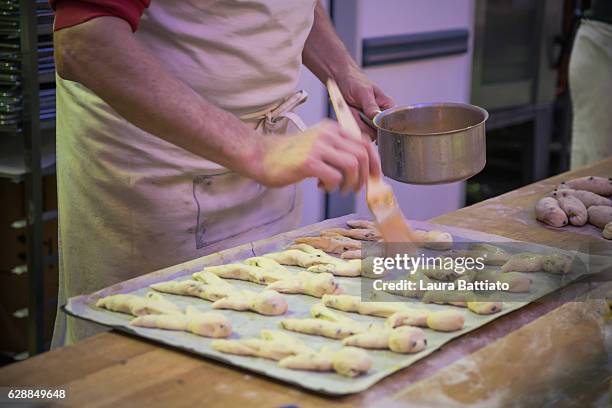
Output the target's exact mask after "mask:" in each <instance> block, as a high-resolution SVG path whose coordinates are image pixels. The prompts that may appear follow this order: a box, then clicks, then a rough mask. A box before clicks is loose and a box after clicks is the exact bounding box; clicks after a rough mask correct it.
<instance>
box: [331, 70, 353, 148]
mask: <svg viewBox="0 0 612 408" xmlns="http://www.w3.org/2000/svg"><path fill="white" fill-rule="evenodd" d="M327 92H328V93H329V99H330V100H331V103H332V106H333V107H334V112H336V118H337V119H338V123H339V124H340V127H341V128H342V129H343V130H344V131H346V132H347V133H349V134H350V135H351V136H352V137H354V138H355V139H357V140H361V129H359V125H358V124H357V121H356V120H355V117H354V116H353V114H352V113H351V110H350V108H349V106H348V104H347V103H346V101H345V100H344V97H343V96H342V93H341V92H340V89H339V88H338V84H336V81H334V80H333V79H331V78H330V79H328V80H327Z"/></svg>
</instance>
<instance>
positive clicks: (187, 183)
mask: <svg viewBox="0 0 612 408" xmlns="http://www.w3.org/2000/svg"><path fill="white" fill-rule="evenodd" d="M314 6H315V0H307V1H305V0H259V1H252V0H249V1H237V0H220V1H212V0H210V1H203V0H191V1H180V2H175V1H172V0H153V2H152V4H151V7H150V8H149V9H148V10H147V11H146V12H145V15H144V16H143V18H142V20H141V24H140V28H139V30H138V31H137V33H136V35H137V36H138V37H139V38H140V39H141V40H142V41H143V42H144V43H145V44H146V45H147V46H148V47H149V48H150V49H151V50H152V51H153V52H154V53H155V54H156V55H157V56H158V57H159V58H160V59H161V60H162V61H164V63H165V64H167V66H168V67H169V68H170V70H172V71H173V72H174V74H175V75H176V76H177V77H179V78H180V79H181V80H183V81H184V82H186V83H187V84H188V85H189V86H190V87H191V88H193V89H194V90H195V91H197V92H198V93H199V94H200V95H202V96H203V97H205V98H206V99H207V100H208V101H210V102H212V103H213V104H215V105H217V106H219V107H221V108H224V109H226V110H228V111H230V112H232V113H234V114H236V115H237V116H239V117H240V118H241V119H242V120H244V121H245V122H246V123H248V124H251V125H252V126H253V128H254V129H256V130H257V132H258V135H259V137H265V135H266V134H271V133H273V134H283V133H285V132H287V131H288V127H289V125H290V124H295V125H296V126H297V127H301V126H302V125H303V124H302V123H301V121H300V120H299V118H297V117H296V116H295V114H293V113H292V112H291V110H292V109H293V108H294V107H295V106H297V105H298V104H300V103H302V102H303V101H304V100H305V98H306V95H305V93H303V92H297V93H294V89H295V86H296V83H297V80H298V75H299V69H300V65H301V53H302V49H303V46H304V42H305V41H306V38H307V36H308V33H309V32H310V28H311V26H312V22H313V18H314ZM57 109H58V118H57V177H58V194H59V202H58V204H59V241H60V261H59V262H60V287H59V302H58V304H59V305H62V304H64V303H65V302H66V299H67V298H69V297H72V296H76V295H80V294H86V293H90V292H93V291H95V290H98V289H100V288H103V287H106V286H109V285H112V284H115V283H117V282H121V281H124V280H126V279H130V278H132V277H134V276H138V275H142V274H145V273H148V272H151V271H154V270H157V269H160V268H163V267H166V266H169V265H173V264H177V263H180V262H183V261H186V260H190V259H194V258H197V257H200V256H204V255H206V254H209V253H212V252H216V251H219V250H221V249H224V248H228V247H232V246H236V245H239V244H242V243H245V242H250V241H253V240H257V239H261V238H264V237H267V236H271V235H274V234H277V233H281V232H284V231H287V230H290V229H293V228H295V227H296V226H298V224H299V217H300V214H301V200H300V195H299V192H298V191H297V187H296V186H290V187H286V188H280V189H271V188H265V187H263V186H262V185H260V184H258V183H256V182H254V181H252V180H249V179H246V178H244V177H241V176H239V175H238V174H236V173H234V172H232V171H229V170H228V169H226V168H223V167H221V166H220V165H218V164H216V163H213V162H211V161H207V160H204V159H203V158H201V157H199V156H196V155H193V154H191V153H189V152H187V151H185V150H183V149H181V148H180V147H177V146H175V145H173V144H170V143H167V142H165V141H164V140H162V139H160V138H157V137H155V136H153V135H150V134H148V133H146V132H144V131H142V130H140V129H138V128H137V127H135V126H133V125H131V124H130V123H128V122H127V121H126V120H124V119H123V118H121V117H120V116H119V115H117V113H116V112H114V111H113V109H112V108H110V107H109V106H108V105H107V104H106V103H104V101H102V100H101V99H100V98H98V97H97V96H96V95H95V94H94V93H92V92H91V91H89V90H88V89H87V88H85V87H84V86H82V85H80V84H78V83H74V82H70V81H64V80H62V79H61V78H57ZM213 120H214V119H213ZM289 130H290V131H296V130H297V129H289ZM228 137H231V136H230V135H228ZM100 330H101V327H100V326H97V325H93V324H90V323H86V322H83V321H80V320H78V319H74V318H71V317H68V318H67V317H66V316H65V314H64V313H63V312H59V311H58V317H57V320H56V325H55V331H54V336H53V346H54V347H56V346H61V345H64V344H70V343H73V342H74V341H76V340H79V339H81V338H84V337H86V336H89V335H91V334H94V333H96V332H98V331H100Z"/></svg>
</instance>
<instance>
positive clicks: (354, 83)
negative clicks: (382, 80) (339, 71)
mask: <svg viewBox="0 0 612 408" xmlns="http://www.w3.org/2000/svg"><path fill="white" fill-rule="evenodd" d="M335 79H336V82H337V83H338V88H340V92H342V95H343V96H344V98H345V99H346V102H347V103H348V104H349V105H350V107H351V112H352V113H353V116H354V117H355V119H356V120H357V123H358V124H359V127H360V128H361V131H362V132H363V133H365V134H367V135H368V136H370V138H371V139H372V140H376V131H375V130H374V129H372V128H371V127H370V126H369V125H367V124H366V123H364V122H363V120H362V119H361V118H360V117H359V111H360V110H361V111H362V112H363V113H365V115H366V116H367V117H368V118H370V119H373V118H374V116H375V115H376V114H377V113H378V112H380V111H381V110H385V109H388V108H392V107H393V106H395V102H393V99H391V97H389V96H388V95H387V94H385V93H384V92H383V90H382V89H380V88H379V87H378V86H377V85H375V84H374V83H373V82H372V81H371V80H370V79H369V78H368V77H367V76H366V75H365V74H364V73H363V71H361V70H359V69H358V68H353V67H351V68H350V69H349V70H348V72H347V73H346V74H345V75H338V76H337V78H335Z"/></svg>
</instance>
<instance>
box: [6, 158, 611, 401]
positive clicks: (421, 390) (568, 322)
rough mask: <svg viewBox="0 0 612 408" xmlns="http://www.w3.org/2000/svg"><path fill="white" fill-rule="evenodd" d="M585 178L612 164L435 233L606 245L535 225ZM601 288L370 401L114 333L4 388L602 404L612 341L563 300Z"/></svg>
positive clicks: (124, 397) (408, 373) (522, 317)
mask: <svg viewBox="0 0 612 408" xmlns="http://www.w3.org/2000/svg"><path fill="white" fill-rule="evenodd" d="M582 175H598V176H611V175H612V158H610V159H607V160H604V161H601V162H599V163H596V164H594V165H591V166H589V167H585V168H582V169H580V170H578V171H573V172H569V173H565V174H562V175H559V176H556V177H553V178H550V179H547V180H543V181H540V182H537V183H535V184H532V185H529V186H525V187H523V188H520V189H518V190H515V191H512V192H510V193H507V194H504V195H502V196H499V197H496V198H493V199H490V200H487V201H484V202H481V203H478V204H476V205H473V206H470V207H466V208H463V209H460V210H458V211H454V212H452V213H449V214H445V215H443V216H440V217H437V218H434V219H433V220H432V221H433V222H436V223H440V224H446V225H453V226H458V227H464V228H470V229H474V230H480V231H484V232H489V233H493V234H498V235H503V236H506V237H509V238H512V239H517V240H525V241H531V242H536V243H541V244H546V245H552V246H558V247H572V246H573V245H575V244H576V243H584V244H586V243H599V244H600V245H601V244H603V245H612V242H609V241H605V240H603V238H601V237H600V236H601V235H600V232H599V231H598V230H597V229H595V228H591V227H590V226H587V227H584V228H582V229H578V228H574V227H566V228H564V229H563V230H557V229H553V228H549V227H546V226H544V225H542V224H539V223H538V222H536V221H535V219H534V214H533V206H534V203H535V202H536V201H537V200H538V199H539V197H541V196H542V195H544V194H545V193H547V192H548V191H550V190H552V188H553V187H554V186H555V185H556V184H557V183H558V182H559V181H561V180H565V179H568V178H573V177H577V176H582ZM601 285H602V283H597V282H595V283H588V284H581V285H575V286H571V287H568V288H566V289H564V290H562V291H560V292H559V293H557V294H555V295H554V296H548V297H547V298H546V300H542V301H538V302H535V303H532V304H530V305H528V306H527V307H525V308H522V309H520V310H518V311H515V312H513V313H510V314H508V315H505V316H503V317H501V318H499V319H497V320H495V321H494V322H492V323H490V324H488V325H486V326H484V327H482V328H480V329H478V330H476V331H474V332H471V333H469V334H468V335H466V336H463V337H460V338H458V339H456V340H454V341H452V342H450V343H449V344H447V345H445V346H443V347H442V348H441V349H440V350H438V351H436V352H435V353H433V354H432V355H431V356H429V357H427V358H426V359H424V360H421V361H420V362H418V363H417V364H415V365H413V366H411V367H408V368H406V369H404V370H402V371H400V372H398V373H396V374H394V375H392V376H390V377H387V378H386V379H384V380H383V381H381V382H379V383H378V384H376V385H375V386H373V387H372V388H370V389H369V390H368V391H365V392H362V393H360V394H356V395H351V396H347V397H342V398H337V397H336V398H330V397H325V396H321V395H317V394H314V393H311V392H308V391H304V390H301V389H299V388H295V387H292V386H287V385H285V384H283V383H281V382H276V381H273V380H269V379H267V378H265V377H261V376H258V375H254V374H251V373H249V372H246V371H242V370H239V369H236V368H232V367H228V366H225V365H223V364H221V363H216V362H213V361H207V360H204V359H201V358H198V357H194V356H191V355H189V354H186V353H183V352H179V351H174V350H172V349H170V348H166V347H163V346H160V345H157V344H154V343H150V342H147V341H144V340H141V339H139V338H135V337H131V336H129V335H126V334H122V333H117V332H109V333H104V334H100V335H97V336H94V337H91V338H89V339H86V340H84V341H81V342H79V343H77V344H75V345H73V346H70V347H65V348H62V349H58V350H54V351H51V352H48V353H44V354H42V355H40V356H36V357H34V358H31V359H28V360H27V361H24V362H21V363H17V364H13V365H10V366H8V367H5V368H3V369H1V370H0V386H7V385H11V386H34V385H38V386H40V385H45V386H62V387H66V388H67V389H68V392H69V396H70V398H69V400H68V401H67V402H68V403H69V404H70V405H74V406H84V405H87V406H124V405H128V404H129V405H130V406H147V407H150V406H170V405H171V406H185V407H192V406H222V407H236V406H239V407H242V408H245V407H251V406H253V407H260V406H276V407H279V406H283V405H298V406H300V407H310V406H312V407H315V406H317V407H320V406H331V405H334V406H336V405H341V406H342V405H346V406H349V405H355V406H406V405H410V404H420V405H421V406H454V405H461V404H473V403H477V402H480V403H481V404H482V406H498V405H509V404H520V405H522V406H525V405H541V404H542V403H545V402H548V403H562V404H563V405H569V406H577V407H579V406H585V404H589V403H592V402H594V401H597V400H598V399H602V401H603V399H605V398H609V397H608V396H606V395H605V394H606V393H607V392H608V389H609V387H610V372H609V368H610V361H611V360H610V358H609V356H608V352H609V351H610V349H611V348H612V345H611V344H610V343H611V341H610V339H611V338H612V333H610V330H609V328H610V325H609V324H608V325H602V318H601V315H599V314H597V313H595V312H594V309H595V308H597V307H599V306H601V304H602V302H596V301H594V302H568V300H572V299H574V298H575V297H576V296H579V295H581V294H583V293H584V292H589V291H591V290H592V288H594V287H595V288H598V289H596V290H600V291H601V287H600V286H601ZM606 329H607V330H608V337H607V341H606ZM606 346H607V348H608V349H606Z"/></svg>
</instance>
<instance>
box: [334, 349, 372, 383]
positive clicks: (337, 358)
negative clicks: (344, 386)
mask: <svg viewBox="0 0 612 408" xmlns="http://www.w3.org/2000/svg"><path fill="white" fill-rule="evenodd" d="M332 365H333V367H334V370H336V372H337V373H338V374H340V375H344V376H347V377H356V376H358V375H361V374H364V373H367V372H368V370H369V369H370V368H371V367H372V359H371V358H370V356H368V353H366V352H365V351H364V350H361V349H358V348H355V347H343V348H342V349H340V350H339V351H337V352H336V353H334V355H333V357H332Z"/></svg>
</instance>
